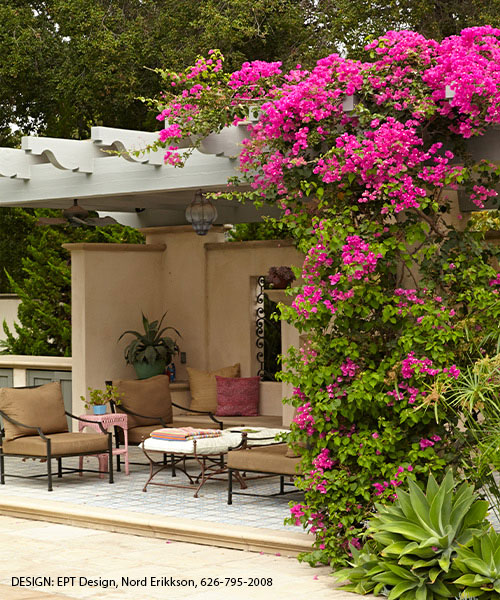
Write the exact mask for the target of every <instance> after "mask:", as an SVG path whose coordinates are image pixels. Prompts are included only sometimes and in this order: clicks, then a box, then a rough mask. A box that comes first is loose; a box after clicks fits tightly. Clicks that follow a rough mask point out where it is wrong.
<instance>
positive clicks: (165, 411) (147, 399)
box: [106, 375, 222, 470]
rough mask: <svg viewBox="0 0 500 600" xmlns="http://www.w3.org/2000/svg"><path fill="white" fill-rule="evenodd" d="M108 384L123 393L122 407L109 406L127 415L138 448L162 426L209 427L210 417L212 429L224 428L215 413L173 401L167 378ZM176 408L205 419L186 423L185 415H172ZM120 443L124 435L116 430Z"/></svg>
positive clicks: (130, 438) (132, 442)
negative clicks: (186, 406) (194, 408)
mask: <svg viewBox="0 0 500 600" xmlns="http://www.w3.org/2000/svg"><path fill="white" fill-rule="evenodd" d="M106 384H107V385H108V384H109V385H114V386H115V387H116V388H117V390H118V392H119V393H120V394H122V397H121V404H118V405H117V404H116V403H115V402H113V401H111V402H110V404H111V410H112V412H123V413H126V414H127V415H128V443H129V445H132V446H138V445H139V444H140V443H141V442H142V441H144V440H145V439H147V438H148V437H149V436H150V435H151V433H152V432H153V431H154V430H155V429H160V428H162V427H196V428H206V427H207V421H206V419H207V417H208V422H209V423H210V425H209V427H211V429H222V423H221V421H219V420H218V419H216V418H215V417H214V415H213V413H211V412H209V411H200V410H192V409H188V408H185V407H184V406H180V405H178V404H176V403H175V402H172V398H171V396H170V386H169V378H168V376H167V375H156V376H155V377H150V378H149V379H130V380H118V381H106ZM174 406H175V407H176V408H179V409H182V410H183V411H186V412H188V413H191V415H199V416H200V417H202V418H203V417H205V420H202V421H200V422H196V421H194V422H193V421H189V422H188V421H185V420H183V415H174V414H173V407H174ZM117 429H118V428H117ZM121 443H123V432H122V431H121V430H117V431H115V444H116V447H117V448H119V447H120V444H121ZM116 458H117V469H118V470H120V455H117V457H116ZM130 464H134V463H130ZM140 464H143V463H140Z"/></svg>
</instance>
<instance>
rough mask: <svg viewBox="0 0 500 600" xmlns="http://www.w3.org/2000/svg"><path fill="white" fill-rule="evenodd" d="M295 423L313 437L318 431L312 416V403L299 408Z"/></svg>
mask: <svg viewBox="0 0 500 600" xmlns="http://www.w3.org/2000/svg"><path fill="white" fill-rule="evenodd" d="M293 421H294V423H296V424H297V425H298V427H299V428H300V429H302V430H305V431H307V434H308V435H312V434H313V433H314V432H315V431H316V429H315V428H314V425H315V423H316V421H315V419H314V417H313V416H312V415H311V403H310V402H306V403H305V404H303V405H302V406H299V407H297V413H296V414H295V417H294V419H293Z"/></svg>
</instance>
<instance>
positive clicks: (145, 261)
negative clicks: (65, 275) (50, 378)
mask: <svg viewBox="0 0 500 600" xmlns="http://www.w3.org/2000/svg"><path fill="white" fill-rule="evenodd" d="M64 247H65V248H66V249H67V250H69V251H70V252H71V291H72V331H73V339H72V356H73V412H74V413H75V414H77V415H78V414H80V413H83V412H84V409H83V403H82V402H81V400H80V396H81V395H85V394H86V391H87V387H88V386H90V387H93V388H99V389H102V388H103V386H104V381H105V380H107V379H111V380H113V379H117V378H131V379H132V378H135V374H134V370H133V368H132V367H131V366H130V365H127V364H126V363H125V359H124V357H123V348H124V346H125V344H126V341H123V340H122V342H120V343H118V338H119V336H120V335H121V334H122V333H123V331H125V330H127V329H136V330H141V329H142V323H141V312H144V313H145V314H146V315H147V316H148V317H150V318H157V317H158V316H161V314H162V313H163V311H164V310H165V304H164V299H163V287H162V285H160V283H161V279H162V277H161V274H162V265H163V257H164V253H165V245H164V244H152V245H144V244H86V243H83V244H65V245H64Z"/></svg>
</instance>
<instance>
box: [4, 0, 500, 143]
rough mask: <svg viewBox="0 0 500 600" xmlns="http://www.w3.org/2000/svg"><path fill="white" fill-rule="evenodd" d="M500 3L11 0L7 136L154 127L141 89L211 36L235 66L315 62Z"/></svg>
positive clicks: (211, 43)
mask: <svg viewBox="0 0 500 600" xmlns="http://www.w3.org/2000/svg"><path fill="white" fill-rule="evenodd" d="M499 15H500V0H492V1H488V2H486V0H475V1H474V0H473V1H472V2H467V3H466V2H463V1H459V2H457V1H456V0H440V1H437V2H436V1H435V0H421V1H419V2H414V1H412V0H398V1H396V0H390V1H389V2H363V1H361V0H254V2H252V3H250V4H249V3H248V2H246V1H244V0H233V1H231V2H228V1H227V0H206V1H204V2H199V0H182V2H168V1H167V0H43V1H42V0H2V2H0V19H1V22H2V29H1V31H0V55H1V56H2V64H1V65H0V146H5V145H15V144H16V139H18V137H19V135H20V134H21V133H22V134H28V133H33V132H37V133H44V134H46V135H50V136H55V137H74V138H82V137H86V136H88V133H89V128H90V126H91V125H98V124H104V125H107V126H109V127H125V128H130V129H141V128H146V129H152V128H154V126H155V121H154V117H153V116H152V115H150V114H148V111H147V109H146V108H145V107H144V106H143V105H142V104H141V103H140V102H138V101H137V100H136V99H135V98H136V96H138V95H143V96H148V97H154V96H156V95H157V94H158V93H159V92H160V85H161V83H160V82H159V80H158V78H157V76H156V75H155V73H153V72H152V71H150V70H148V69H154V68H158V67H167V68H173V69H176V70H179V69H182V68H183V67H185V66H187V65H189V64H192V63H193V62H194V59H195V58H196V56H197V55H198V54H204V55H206V54H207V51H208V50H209V49H211V48H220V49H221V51H222V52H223V54H224V55H225V57H226V67H227V68H229V69H236V68H238V67H239V66H240V65H241V63H242V62H243V61H245V60H266V61H273V60H281V61H283V63H284V64H285V66H286V67H292V66H294V65H295V64H296V63H297V62H301V63H303V64H304V65H311V64H313V63H314V62H315V61H316V60H317V58H318V57H321V56H325V55H327V54H329V53H331V52H341V53H345V52H347V51H349V52H350V55H351V56H353V55H354V54H356V53H359V51H360V49H361V48H362V46H363V44H364V43H365V41H366V39H367V38H368V37H370V36H372V37H373V36H377V35H379V34H380V33H381V32H383V31H386V30H387V29H413V30H415V31H419V32H421V33H423V34H425V35H428V36H432V37H433V38H435V39H441V38H442V37H444V36H447V35H450V34H453V33H457V32H458V31H460V30H461V29H463V28H464V27H468V26H470V25H480V24H484V23H489V24H491V25H498V24H500V16H499ZM353 52H354V54H353ZM12 123H15V124H16V125H17V126H18V127H19V128H20V129H19V131H18V133H17V135H13V134H12V132H11V128H10V125H11V124H12Z"/></svg>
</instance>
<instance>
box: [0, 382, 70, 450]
mask: <svg viewBox="0 0 500 600" xmlns="http://www.w3.org/2000/svg"><path fill="white" fill-rule="evenodd" d="M0 410H3V411H4V412H5V414H6V415H8V416H9V417H12V418H13V419H15V420H16V421H20V422H21V423H24V424H25V425H33V426H35V427H40V429H41V430H42V432H43V433H64V432H66V431H68V421H67V419H66V414H65V413H64V400H63V396H62V391H61V384H60V383H59V382H57V381H54V382H52V383H47V384H45V385H41V386H39V387H36V388H17V389H16V388H0ZM4 427H5V441H10V440H15V439H16V438H19V437H23V436H25V435H38V432H37V431H36V429H27V428H25V427H19V426H18V425H14V424H13V423H10V422H9V421H7V419H4Z"/></svg>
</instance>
